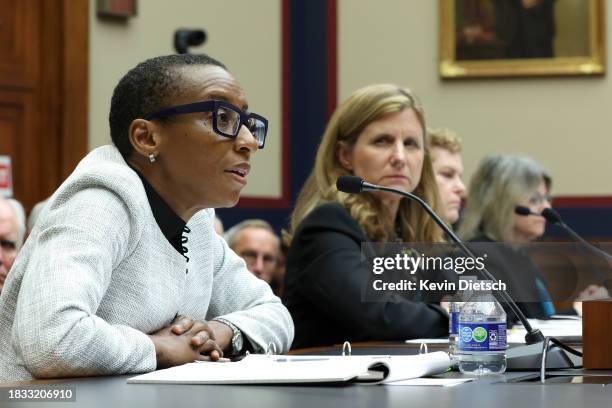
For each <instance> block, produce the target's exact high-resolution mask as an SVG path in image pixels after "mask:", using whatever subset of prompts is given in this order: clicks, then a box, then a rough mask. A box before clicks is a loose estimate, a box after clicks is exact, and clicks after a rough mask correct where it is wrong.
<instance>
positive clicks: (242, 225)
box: [223, 218, 280, 248]
mask: <svg viewBox="0 0 612 408" xmlns="http://www.w3.org/2000/svg"><path fill="white" fill-rule="evenodd" d="M246 228H262V229H265V230H268V231H270V232H271V233H272V234H273V235H274V236H275V237H276V240H277V241H279V239H278V237H277V236H276V232H274V228H272V226H271V225H270V223H269V222H267V221H264V220H260V219H257V218H252V219H248V220H244V221H242V222H239V223H238V224H236V225H234V226H233V227H232V228H230V229H228V230H227V231H226V232H225V234H224V235H223V238H225V241H226V242H227V245H228V246H229V247H230V248H234V245H236V240H237V239H238V235H239V233H240V231H242V230H243V229H246ZM279 245H280V241H279Z"/></svg>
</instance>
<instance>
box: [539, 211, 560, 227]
mask: <svg viewBox="0 0 612 408" xmlns="http://www.w3.org/2000/svg"><path fill="white" fill-rule="evenodd" d="M542 217H544V218H546V221H548V222H550V223H552V224H559V223H561V216H560V215H559V213H558V212H556V211H555V210H553V209H552V208H545V209H544V210H543V211H542Z"/></svg>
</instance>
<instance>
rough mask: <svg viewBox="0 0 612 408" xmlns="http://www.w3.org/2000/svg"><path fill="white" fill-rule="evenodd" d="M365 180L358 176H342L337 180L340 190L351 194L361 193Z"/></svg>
mask: <svg viewBox="0 0 612 408" xmlns="http://www.w3.org/2000/svg"><path fill="white" fill-rule="evenodd" d="M362 185H363V180H362V179H361V177H357V176H340V177H338V180H336V188H337V189H338V191H342V192H344V193H349V194H359V193H361V191H362Z"/></svg>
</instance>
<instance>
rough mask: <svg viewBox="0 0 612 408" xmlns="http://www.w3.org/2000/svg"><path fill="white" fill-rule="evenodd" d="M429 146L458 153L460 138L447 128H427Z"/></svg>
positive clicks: (460, 146)
mask: <svg viewBox="0 0 612 408" xmlns="http://www.w3.org/2000/svg"><path fill="white" fill-rule="evenodd" d="M427 135H428V137H429V147H430V148H431V147H439V148H441V149H444V150H448V151H449V152H451V153H459V152H460V151H461V149H462V144H461V139H460V138H459V136H457V133H455V132H453V131H452V130H450V129H447V128H427Z"/></svg>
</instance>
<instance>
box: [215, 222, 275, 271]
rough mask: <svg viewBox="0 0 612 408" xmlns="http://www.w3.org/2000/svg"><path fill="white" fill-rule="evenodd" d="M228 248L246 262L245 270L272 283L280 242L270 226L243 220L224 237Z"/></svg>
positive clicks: (264, 223)
mask: <svg viewBox="0 0 612 408" xmlns="http://www.w3.org/2000/svg"><path fill="white" fill-rule="evenodd" d="M224 237H225V240H226V241H227V244H228V245H229V247H230V248H232V249H233V250H234V252H236V253H237V254H238V255H239V256H240V257H241V258H242V259H244V261H245V262H246V266H247V269H248V270H249V271H250V272H251V273H252V274H253V275H255V276H257V277H258V278H259V279H262V280H264V281H266V282H268V283H271V282H272V278H273V275H274V270H275V268H276V263H277V262H278V256H279V250H280V248H279V247H280V245H279V244H280V242H279V239H278V237H277V236H276V234H275V233H274V229H273V228H272V226H271V225H270V224H269V223H268V222H266V221H264V220H259V219H249V220H244V221H242V222H240V223H238V224H236V225H234V226H233V227H232V228H230V229H229V230H228V231H227V232H226V233H225V235H224Z"/></svg>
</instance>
